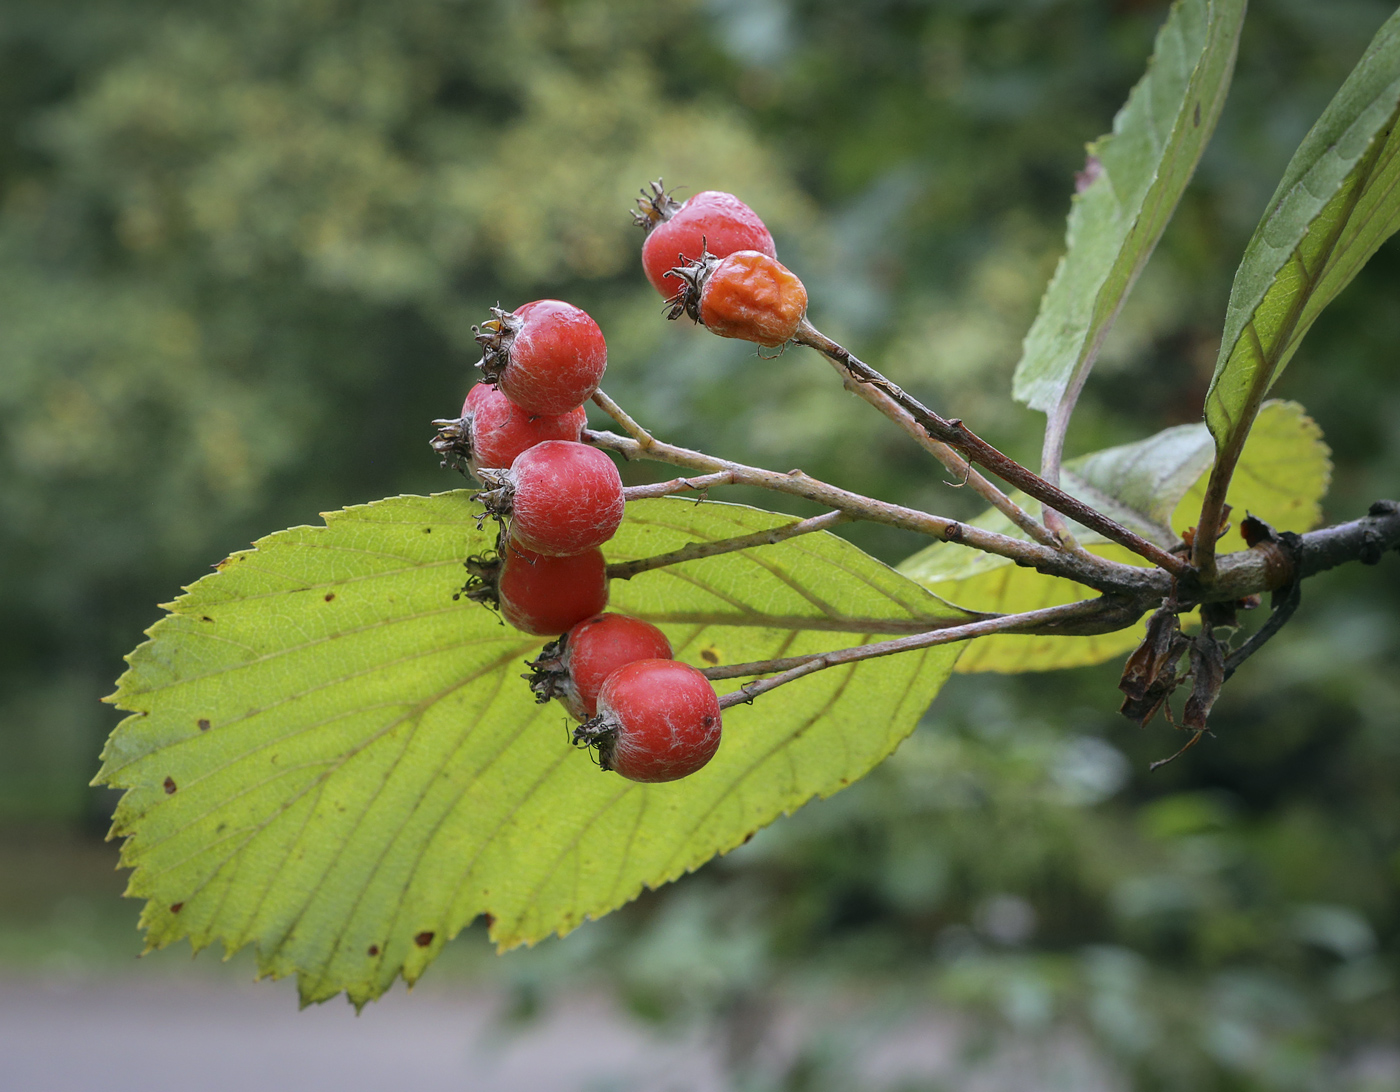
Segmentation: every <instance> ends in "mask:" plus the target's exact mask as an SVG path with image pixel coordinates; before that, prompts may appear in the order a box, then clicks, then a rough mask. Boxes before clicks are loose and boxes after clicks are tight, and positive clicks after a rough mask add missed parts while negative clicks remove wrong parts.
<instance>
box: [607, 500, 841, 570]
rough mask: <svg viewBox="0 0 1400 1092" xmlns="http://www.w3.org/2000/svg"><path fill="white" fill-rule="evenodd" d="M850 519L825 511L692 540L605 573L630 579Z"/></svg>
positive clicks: (622, 563)
mask: <svg viewBox="0 0 1400 1092" xmlns="http://www.w3.org/2000/svg"><path fill="white" fill-rule="evenodd" d="M850 519H851V516H849V515H847V514H846V513H845V512H828V513H826V515H824V516H813V517H812V518H811V519H802V520H797V521H796V522H794V523H786V524H784V525H783V526H781V527H774V528H773V529H772V530H769V531H755V532H754V533H753V534H751V535H739V536H736V537H735V538H724V539H720V540H718V541H716V542H691V543H689V544H687V545H685V546H682V547H681V548H680V549H678V550H672V551H671V552H670V553H668V554H657V555H656V556H655V557H642V558H638V559H637V560H636V561H618V562H614V563H613V564H611V565H609V566H608V576H609V577H610V578H612V579H613V580H631V579H632V577H634V576H636V575H637V574H638V573H645V572H650V571H651V570H652V569H660V568H664V567H665V566H667V565H679V564H680V563H681V562H682V561H694V560H696V559H697V558H701V557H715V556H717V555H718V554H727V553H732V552H734V551H735V550H748V549H751V548H752V547H754V546H772V545H775V544H776V543H779V542H786V541H787V540H788V539H790V538H796V537H797V536H798V535H809V534H812V533H813V532H814V531H829V530H830V529H831V528H833V527H835V526H836V525H837V524H841V523H846V522H847V521H849V520H850Z"/></svg>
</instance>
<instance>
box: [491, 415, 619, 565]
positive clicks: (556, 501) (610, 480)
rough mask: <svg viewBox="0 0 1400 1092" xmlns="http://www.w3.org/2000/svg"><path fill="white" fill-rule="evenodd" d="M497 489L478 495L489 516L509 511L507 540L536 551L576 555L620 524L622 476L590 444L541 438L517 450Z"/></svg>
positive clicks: (497, 478) (498, 477) (602, 540)
mask: <svg viewBox="0 0 1400 1092" xmlns="http://www.w3.org/2000/svg"><path fill="white" fill-rule="evenodd" d="M486 477H487V478H488V479H490V481H489V484H494V483H495V482H496V481H500V482H501V483H502V484H501V486H500V487H499V488H497V489H495V490H493V491H491V492H487V493H483V494H480V496H481V499H482V500H484V501H485V502H486V505H487V508H488V510H490V511H491V512H492V513H493V514H495V515H506V514H509V515H510V537H511V541H513V542H515V543H516V544H517V545H519V546H523V547H524V548H525V549H527V550H530V551H532V552H534V553H537V554H549V555H552V556H556V557H563V556H568V555H570V554H580V553H582V552H583V551H584V550H588V549H592V548H593V547H594V546H601V545H602V544H603V543H605V542H607V541H608V539H610V538H612V537H613V535H614V534H616V533H617V529H618V527H619V526H620V525H621V524H622V513H623V497H622V478H621V477H620V476H619V475H618V472H617V467H616V466H615V465H613V461H612V460H611V459H610V458H608V457H607V455H605V454H604V453H603V452H601V451H599V450H598V449H597V448H596V447H589V446H588V445H587V444H577V443H573V442H571V441H569V440H546V441H545V442H544V443H542V444H536V445H535V446H534V447H532V448H530V449H529V450H528V451H522V452H521V453H520V454H519V455H518V456H516V459H515V462H513V463H511V465H510V470H508V471H506V473H505V474H504V475H493V474H490V473H489V472H488V473H487V475H486Z"/></svg>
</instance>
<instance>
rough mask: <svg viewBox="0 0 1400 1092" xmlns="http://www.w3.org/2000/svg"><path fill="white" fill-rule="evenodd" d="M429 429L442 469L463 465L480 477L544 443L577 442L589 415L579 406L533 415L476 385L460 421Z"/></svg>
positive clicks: (489, 388)
mask: <svg viewBox="0 0 1400 1092" xmlns="http://www.w3.org/2000/svg"><path fill="white" fill-rule="evenodd" d="M433 424H435V425H437V426H438V435H437V438H436V439H434V440H433V442H432V443H433V448H434V449H435V450H437V451H438V452H439V453H441V454H442V456H443V465H444V466H460V465H461V464H465V465H466V466H467V468H468V469H469V470H470V471H471V473H472V474H476V476H477V477H480V476H481V475H479V474H477V471H478V470H479V469H487V470H506V469H509V468H510V465H511V463H513V462H515V460H516V457H517V456H519V455H520V454H521V453H522V452H525V451H528V450H529V449H530V448H532V447H534V446H535V445H536V444H542V443H544V442H545V441H546V440H572V441H574V442H577V441H578V438H579V437H580V436H582V435H583V429H584V426H585V425H586V424H588V414H587V413H586V412H585V411H584V408H583V407H582V406H579V407H577V408H576V409H572V410H570V411H569V412H568V413H561V414H555V415H548V414H532V413H529V412H527V411H526V410H523V409H521V408H520V407H519V406H517V405H516V404H515V403H514V402H512V401H511V400H510V399H509V398H507V397H506V396H505V395H504V394H502V393H501V392H500V391H499V390H498V389H497V388H495V387H492V386H491V385H490V384H487V383H478V384H476V386H474V387H472V389H471V391H470V392H469V393H468V394H467V400H466V402H465V403H464V404H463V405H462V416H461V417H460V418H458V419H457V420H450V421H434V422H433Z"/></svg>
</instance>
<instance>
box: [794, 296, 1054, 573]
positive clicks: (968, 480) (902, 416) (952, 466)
mask: <svg viewBox="0 0 1400 1092" xmlns="http://www.w3.org/2000/svg"><path fill="white" fill-rule="evenodd" d="M796 340H797V341H798V342H799V343H801V344H803V345H809V346H811V347H812V348H815V349H818V350H819V351H821V352H822V353H823V355H825V356H826V358H827V360H828V361H830V363H831V366H832V367H833V368H835V369H836V372H837V374H838V375H840V376H841V378H842V380H843V381H844V384H845V387H846V389H847V390H848V391H850V392H851V393H852V394H855V395H857V396H858V397H860V398H863V399H864V400H865V401H867V402H869V403H870V404H871V405H872V406H874V407H875V408H876V409H878V410H879V411H880V412H881V413H883V414H884V415H885V416H886V417H888V418H889V419H890V420H891V421H893V422H894V423H895V424H896V425H898V426H899V427H900V428H901V429H902V430H903V431H904V432H905V433H906V434H907V435H908V436H909V437H910V438H912V439H913V441H914V442H915V443H916V444H918V445H919V446H920V447H922V448H923V449H924V450H925V451H927V452H928V453H929V454H931V455H932V456H933V457H934V458H935V459H937V460H938V461H939V462H940V463H942V464H943V465H944V466H945V467H946V468H947V469H948V472H949V473H950V474H952V475H953V477H954V478H955V479H957V484H958V485H959V486H962V485H967V486H969V487H970V488H971V489H972V491H973V492H974V493H976V494H977V495H978V496H979V497H981V498H982V499H983V500H984V501H986V502H987V503H988V504H990V505H991V506H992V507H993V508H995V509H996V510H997V511H998V512H1000V513H1001V514H1002V515H1004V516H1006V518H1007V519H1009V520H1011V522H1012V523H1014V524H1015V525H1016V526H1017V527H1019V528H1020V529H1021V530H1022V531H1024V532H1026V534H1028V535H1030V536H1031V538H1032V539H1034V540H1035V541H1036V542H1039V543H1040V544H1041V545H1043V546H1053V547H1058V546H1059V541H1058V540H1057V539H1056V537H1055V535H1054V534H1052V533H1051V532H1050V531H1049V530H1047V529H1046V527H1044V526H1042V525H1041V523H1040V522H1039V521H1037V520H1036V518H1035V517H1034V516H1032V515H1031V514H1030V513H1029V512H1027V511H1026V510H1025V509H1024V508H1022V507H1021V506H1020V505H1019V504H1017V503H1016V502H1015V501H1014V500H1012V499H1011V498H1010V497H1008V496H1007V495H1006V494H1005V493H1003V492H1002V491H1001V490H1000V489H998V488H997V487H996V486H995V485H993V484H992V483H991V482H990V481H988V480H987V479H986V478H984V477H983V476H982V475H981V474H979V473H978V472H977V471H976V470H975V469H974V468H973V467H972V466H971V464H969V463H968V461H967V460H966V459H964V458H963V457H962V456H961V455H959V454H958V453H957V452H956V451H954V450H953V449H952V448H951V447H949V446H948V445H947V444H945V443H943V442H942V441H940V440H935V439H934V438H933V437H932V436H930V435H929V434H928V431H927V430H926V429H924V428H922V427H920V425H919V422H918V421H916V420H914V416H913V414H911V413H910V412H909V411H908V410H906V409H905V408H904V407H903V406H901V405H900V404H899V403H898V402H897V401H896V400H895V399H894V398H892V397H890V395H888V394H886V393H885V391H884V390H882V389H881V388H879V387H875V386H871V385H870V384H869V383H862V382H860V381H859V380H857V379H856V378H854V377H853V376H852V375H851V374H850V373H849V372H848V371H847V370H846V368H845V367H844V365H842V363H841V362H840V360H839V359H838V358H837V357H835V356H833V355H832V354H831V353H828V352H827V351H826V349H825V348H824V343H825V342H826V341H828V340H829V339H828V338H826V337H825V335H823V334H822V333H821V332H820V331H818V330H817V329H816V327H814V326H812V325H811V323H808V324H807V327H806V328H799V330H798V334H797V338H796ZM814 340H820V342H822V344H814ZM833 344H834V342H833Z"/></svg>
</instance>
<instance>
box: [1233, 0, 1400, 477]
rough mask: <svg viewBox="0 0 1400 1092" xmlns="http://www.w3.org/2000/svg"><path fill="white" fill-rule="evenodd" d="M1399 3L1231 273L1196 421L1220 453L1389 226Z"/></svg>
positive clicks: (1398, 103) (1396, 203) (1396, 170)
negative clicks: (1202, 411) (1202, 416)
mask: <svg viewBox="0 0 1400 1092" xmlns="http://www.w3.org/2000/svg"><path fill="white" fill-rule="evenodd" d="M1398 114H1400V11H1397V12H1396V13H1395V14H1394V15H1392V16H1391V17H1390V18H1389V19H1388V20H1386V23H1385V25H1384V26H1382V27H1381V29H1380V30H1379V31H1378V32H1377V33H1376V36H1375V38H1374V39H1373V40H1372V41H1371V44H1370V46H1369V47H1368V48H1367V50H1366V53H1365V55H1364V56H1363V57H1362V58H1361V61H1360V62H1359V63H1358V64H1357V66H1356V68H1355V69H1353V70H1352V73H1351V75H1350V76H1348V77H1347V80H1346V82H1345V83H1344V84H1343V85H1342V87H1341V89H1340V90H1339V91H1338V92H1337V94H1336V96H1335V97H1334V98H1333V99H1332V102H1331V103H1330V104H1329V105H1328V107H1327V109H1326V110H1325V111H1323V114H1322V116H1321V117H1320V118H1319V119H1318V121H1317V124H1316V125H1314V126H1313V128H1312V130H1311V131H1310V132H1309V133H1308V135H1307V136H1306V137H1305V138H1304V139H1303V143H1302V144H1301V145H1300V146H1299V148H1298V151H1297V152H1296V153H1294V156H1293V159H1292V161H1291V162H1290V163H1289V165H1288V169H1287V170H1286V171H1285V172H1284V176H1283V181H1281V182H1280V183H1279V187H1278V190H1277V191H1276V192H1275V193H1274V196H1273V199H1272V200H1271V201H1270V202H1269V208H1268V211H1267V212H1266V213H1265V214H1264V218H1263V220H1262V221H1261V222H1260V224H1259V227H1258V228H1257V229H1256V230H1255V232H1254V237H1253V238H1252V239H1250V241H1249V245H1248V246H1247V247H1246V248H1245V253H1244V259H1243V260H1242V261H1241V263H1240V268H1239V271H1238V272H1237V273H1236V274H1235V283H1234V287H1233V288H1232V289H1231V292H1230V306H1229V309H1228V311H1227V312H1226V316H1225V332H1224V336H1223V338H1222V340H1221V343H1220V356H1219V357H1218V359H1217V361H1216V366H1215V375H1214V378H1213V379H1212V380H1211V386H1210V390H1209V392H1208V393H1207V395H1206V422H1207V424H1209V426H1210V430H1211V433H1212V434H1213V435H1214V437H1215V441H1216V448H1217V451H1218V452H1219V453H1220V456H1219V457H1220V459H1221V460H1222V462H1228V461H1229V460H1230V459H1232V458H1233V457H1234V454H1235V453H1237V452H1238V451H1239V450H1240V447H1241V445H1242V444H1243V442H1244V437H1245V436H1246V435H1247V434H1248V432H1249V427H1250V423H1251V421H1252V420H1253V418H1254V415H1255V413H1256V411H1257V410H1258V407H1259V405H1260V403H1261V401H1262V400H1263V398H1264V395H1265V394H1266V393H1267V392H1268V390H1269V388H1270V386H1272V385H1273V382H1274V380H1275V379H1277V378H1278V376H1279V374H1280V373H1281V372H1282V371H1283V369H1284V366H1285V365H1286V364H1287V363H1288V360H1289V358H1290V357H1292V355H1293V353H1294V351H1295V350H1296V349H1297V348H1298V344H1299V343H1300V342H1301V341H1302V339H1303V336H1304V335H1305V334H1306V333H1307V332H1308V329H1309V327H1311V326H1312V324H1313V320H1314V319H1316V318H1317V316H1318V314H1319V313H1320V312H1321V311H1322V309H1323V308H1324V307H1326V306H1327V304H1328V303H1330V302H1331V301H1332V300H1333V299H1334V298H1335V297H1336V295H1337V294H1338V293H1339V292H1340V291H1341V290H1342V289H1343V288H1345V287H1346V285H1347V284H1348V283H1350V281H1351V279H1352V278H1353V277H1354V276H1356V274H1357V272H1358V271H1359V270H1360V269H1361V267H1362V266H1363V265H1364V264H1365V263H1366V261H1367V259H1369V258H1370V257H1371V255H1372V254H1374V253H1375V252H1376V248H1377V247H1379V246H1380V245H1381V243H1383V242H1384V241H1385V240H1386V239H1387V238H1389V236H1390V235H1391V234H1392V233H1394V231H1395V230H1396V228H1397V227H1400V188H1397V182H1398V181H1400V158H1397V155H1396V152H1397V150H1400V135H1398V134H1397V131H1396V120H1397V115H1398Z"/></svg>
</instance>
